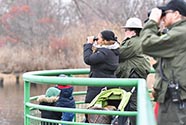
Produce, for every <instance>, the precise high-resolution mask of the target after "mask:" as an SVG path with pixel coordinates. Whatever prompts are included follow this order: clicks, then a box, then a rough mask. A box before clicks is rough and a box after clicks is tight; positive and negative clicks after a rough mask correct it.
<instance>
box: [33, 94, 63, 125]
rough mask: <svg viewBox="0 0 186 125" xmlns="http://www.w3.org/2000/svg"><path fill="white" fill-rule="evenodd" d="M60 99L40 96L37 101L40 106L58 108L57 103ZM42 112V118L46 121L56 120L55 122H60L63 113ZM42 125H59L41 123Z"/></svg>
mask: <svg viewBox="0 0 186 125" xmlns="http://www.w3.org/2000/svg"><path fill="white" fill-rule="evenodd" d="M57 99H58V97H46V96H44V95H43V96H40V97H38V99H37V101H38V102H39V104H40V105H44V106H56V101H57ZM40 111H41V118H46V119H54V120H60V119H61V114H62V113H61V112H54V111H47V110H40ZM41 125H58V124H56V123H48V122H43V121H42V122H41Z"/></svg>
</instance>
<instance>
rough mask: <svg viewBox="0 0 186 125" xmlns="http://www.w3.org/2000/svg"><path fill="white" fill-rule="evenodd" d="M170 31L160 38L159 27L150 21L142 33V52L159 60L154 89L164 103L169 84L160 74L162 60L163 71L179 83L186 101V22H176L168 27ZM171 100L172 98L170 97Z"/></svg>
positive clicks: (159, 100)
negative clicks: (161, 60)
mask: <svg viewBox="0 0 186 125" xmlns="http://www.w3.org/2000/svg"><path fill="white" fill-rule="evenodd" d="M168 29H169V31H168V32H167V33H166V34H164V35H161V36H158V35H157V34H158V25H157V23H156V22H155V21H152V20H149V21H148V22H147V23H146V24H145V26H144V29H143V30H142V32H141V34H140V35H141V41H142V50H143V52H144V53H145V54H147V55H150V56H152V57H154V58H156V59H157V64H155V65H154V68H155V70H156V75H155V78H156V81H155V84H154V89H155V91H156V94H157V98H156V99H157V101H158V102H161V103H163V102H164V101H165V97H167V94H166V92H167V87H168V82H167V81H165V80H163V79H162V77H161V76H162V75H161V74H160V61H159V60H160V59H163V62H162V69H163V73H164V75H165V76H166V77H167V79H168V80H169V81H170V80H173V74H174V77H175V81H176V82H179V90H180V96H181V99H186V20H182V21H179V22H176V23H175V24H173V25H172V26H170V27H168ZM168 98H170V97H168Z"/></svg>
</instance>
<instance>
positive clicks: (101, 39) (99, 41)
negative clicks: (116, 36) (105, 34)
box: [97, 33, 104, 45]
mask: <svg viewBox="0 0 186 125" xmlns="http://www.w3.org/2000/svg"><path fill="white" fill-rule="evenodd" d="M97 37H98V40H97V44H98V45H102V44H103V41H104V40H103V38H102V35H101V33H99V34H98V35H97Z"/></svg>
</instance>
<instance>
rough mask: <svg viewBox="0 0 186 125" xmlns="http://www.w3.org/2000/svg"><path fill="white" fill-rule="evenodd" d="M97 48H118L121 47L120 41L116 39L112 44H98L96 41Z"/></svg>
mask: <svg viewBox="0 0 186 125" xmlns="http://www.w3.org/2000/svg"><path fill="white" fill-rule="evenodd" d="M93 46H94V47H96V48H107V49H118V48H119V47H120V44H119V42H118V41H115V43H114V44H112V45H98V44H97V43H96V42H95V43H94V44H93Z"/></svg>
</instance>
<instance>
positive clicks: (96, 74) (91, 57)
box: [84, 43, 119, 102]
mask: <svg viewBox="0 0 186 125" xmlns="http://www.w3.org/2000/svg"><path fill="white" fill-rule="evenodd" d="M84 62H85V63H86V64H87V65H90V77H92V78H116V76H115V75H114V72H115V70H116V69H117V67H118V64H119V49H108V48H97V49H96V50H95V52H93V49H92V44H90V43H89V44H84ZM103 87H104V86H103ZM103 87H93V86H89V87H88V90H87V95H86V99H85V102H91V101H92V99H93V98H94V97H95V96H96V95H97V94H98V93H99V92H100V91H101V89H102V88H103Z"/></svg>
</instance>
